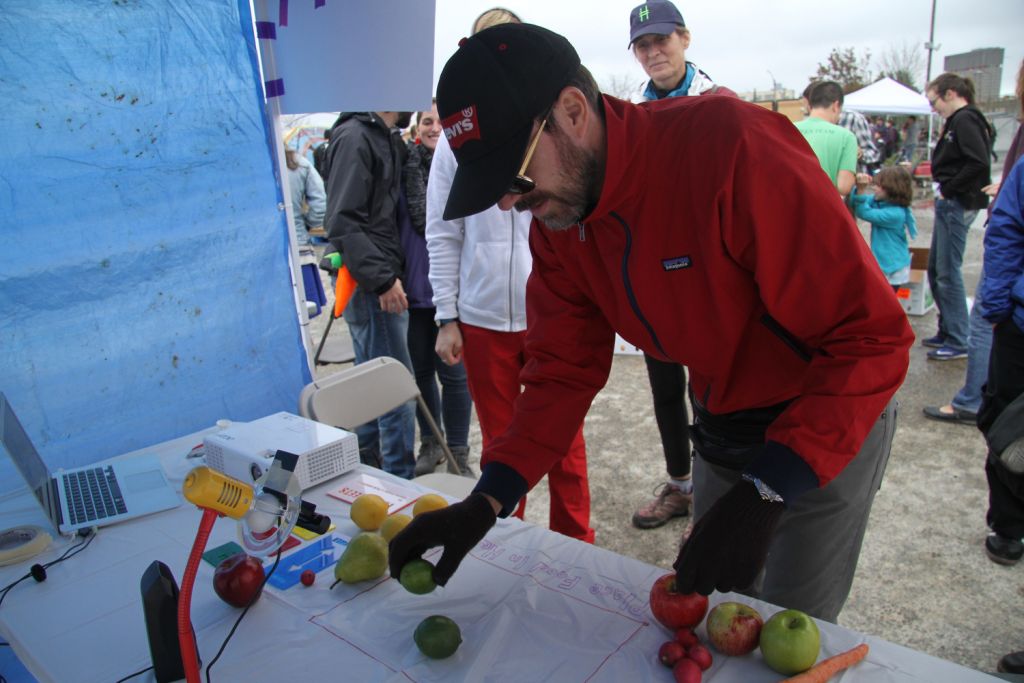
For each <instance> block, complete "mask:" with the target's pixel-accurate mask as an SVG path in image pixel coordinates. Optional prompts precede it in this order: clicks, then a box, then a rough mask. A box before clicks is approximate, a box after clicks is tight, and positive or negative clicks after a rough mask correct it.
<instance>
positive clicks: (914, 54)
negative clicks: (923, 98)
mask: <svg viewBox="0 0 1024 683" xmlns="http://www.w3.org/2000/svg"><path fill="white" fill-rule="evenodd" d="M878 62H879V65H880V66H881V73H879V76H888V77H889V78H891V79H893V80H894V81H898V82H899V83H902V84H903V85H905V86H907V87H908V88H910V89H912V90H918V91H919V92H920V90H919V89H918V87H917V83H918V79H920V78H921V77H922V75H923V74H924V49H923V48H922V47H921V46H920V45H917V44H914V45H908V44H907V43H903V44H902V45H890V46H889V48H888V49H887V50H886V51H885V53H884V54H883V55H882V57H881V59H879V60H878Z"/></svg>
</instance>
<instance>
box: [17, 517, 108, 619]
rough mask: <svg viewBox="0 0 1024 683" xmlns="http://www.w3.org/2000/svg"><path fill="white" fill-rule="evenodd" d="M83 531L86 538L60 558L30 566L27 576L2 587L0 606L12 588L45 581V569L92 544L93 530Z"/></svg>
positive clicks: (94, 534)
mask: <svg viewBox="0 0 1024 683" xmlns="http://www.w3.org/2000/svg"><path fill="white" fill-rule="evenodd" d="M83 531H85V532H86V533H87V538H86V539H85V540H84V541H80V542H79V543H76V544H75V545H73V546H71V547H70V548H68V549H67V550H65V551H64V553H63V554H62V555H61V556H60V557H58V558H57V559H55V560H50V561H49V562H47V563H46V564H34V565H32V567H31V569H30V570H29V572H28V574H25V575H24V576H22V577H21V578H20V579H18V580H17V581H14V582H13V583H10V584H8V585H6V586H4V587H3V588H0V605H3V602H4V598H6V597H7V594H8V593H10V592H11V589H12V588H14V587H15V586H17V585H18V584H19V583H21V582H22V581H24V580H25V579H35V580H36V581H38V582H40V583H41V582H43V581H45V580H46V570H47V569H49V568H50V567H52V566H53V565H55V564H58V563H60V562H63V561H65V560H70V559H71V558H72V557H74V556H75V555H77V554H78V553H80V552H82V551H83V550H85V549H86V548H88V547H89V544H90V543H92V539H94V538H96V532H95V530H83ZM80 533H81V532H80Z"/></svg>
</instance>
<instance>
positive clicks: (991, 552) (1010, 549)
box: [985, 531, 1024, 566]
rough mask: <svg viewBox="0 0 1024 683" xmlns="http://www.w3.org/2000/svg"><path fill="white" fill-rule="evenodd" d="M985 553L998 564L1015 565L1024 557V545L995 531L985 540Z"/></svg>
mask: <svg viewBox="0 0 1024 683" xmlns="http://www.w3.org/2000/svg"><path fill="white" fill-rule="evenodd" d="M985 553H986V554H987V555H988V559H990V560H992V561H993V562H995V563H996V564H1005V565H1007V566H1009V565H1014V564H1017V562H1019V561H1020V558H1021V555H1024V543H1021V542H1020V541H1019V540H1017V539H1015V538H1007V537H1006V536H1003V535H1001V534H998V533H996V532H994V531H993V532H992V533H990V534H989V535H988V538H986V539H985Z"/></svg>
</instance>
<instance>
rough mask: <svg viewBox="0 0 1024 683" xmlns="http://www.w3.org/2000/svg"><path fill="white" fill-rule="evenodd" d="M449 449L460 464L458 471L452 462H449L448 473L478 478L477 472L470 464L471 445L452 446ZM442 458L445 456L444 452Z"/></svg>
mask: <svg viewBox="0 0 1024 683" xmlns="http://www.w3.org/2000/svg"><path fill="white" fill-rule="evenodd" d="M449 450H450V451H451V452H452V455H454V456H455V463H456V464H457V465H458V466H459V471H458V472H456V471H455V468H453V467H452V464H451V463H448V473H449V474H461V475H462V476H464V477H470V478H471V479H476V473H474V472H473V470H472V469H471V468H470V466H469V446H451V447H450V448H449ZM441 458H442V459H443V458H444V453H442V454H441Z"/></svg>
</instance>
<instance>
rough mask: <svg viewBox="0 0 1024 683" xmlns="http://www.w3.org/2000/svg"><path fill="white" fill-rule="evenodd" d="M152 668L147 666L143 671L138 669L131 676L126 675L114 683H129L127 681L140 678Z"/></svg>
mask: <svg viewBox="0 0 1024 683" xmlns="http://www.w3.org/2000/svg"><path fill="white" fill-rule="evenodd" d="M152 668H153V667H151V666H147V667H146V668H145V669H139V670H138V671H136V672H135V673H133V674H128V675H127V676H125V677H124V678H119V679H117V681H116V683H124V682H125V681H129V680H131V679H133V678H135V677H136V676H141V675H142V674H144V673H146V672H147V671H149V670H150V669H152Z"/></svg>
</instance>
